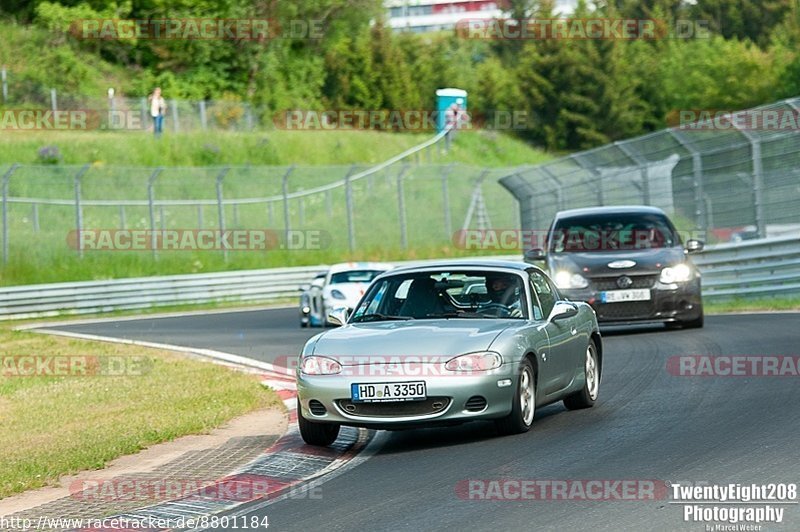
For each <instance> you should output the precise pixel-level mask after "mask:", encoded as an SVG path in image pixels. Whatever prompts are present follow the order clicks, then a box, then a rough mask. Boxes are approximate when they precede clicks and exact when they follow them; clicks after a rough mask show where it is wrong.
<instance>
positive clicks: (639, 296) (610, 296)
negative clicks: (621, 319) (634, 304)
mask: <svg viewBox="0 0 800 532" xmlns="http://www.w3.org/2000/svg"><path fill="white" fill-rule="evenodd" d="M600 301H602V302H603V303H619V302H622V301H650V290H648V289H639V290H611V291H609V292H600Z"/></svg>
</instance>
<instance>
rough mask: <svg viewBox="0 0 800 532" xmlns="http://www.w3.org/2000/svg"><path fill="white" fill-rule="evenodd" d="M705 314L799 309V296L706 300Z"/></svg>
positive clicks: (704, 305) (704, 304)
mask: <svg viewBox="0 0 800 532" xmlns="http://www.w3.org/2000/svg"><path fill="white" fill-rule="evenodd" d="M703 307H704V308H705V312H706V313H707V314H724V313H729V312H769V311H779V310H798V311H800V298H798V297H786V298H760V299H731V300H728V301H706V302H705V303H703Z"/></svg>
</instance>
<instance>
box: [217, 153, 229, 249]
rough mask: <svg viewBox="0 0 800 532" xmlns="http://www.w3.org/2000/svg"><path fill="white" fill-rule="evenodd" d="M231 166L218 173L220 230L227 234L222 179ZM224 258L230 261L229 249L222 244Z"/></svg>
mask: <svg viewBox="0 0 800 532" xmlns="http://www.w3.org/2000/svg"><path fill="white" fill-rule="evenodd" d="M228 170H230V168H223V169H222V171H220V173H219V174H217V210H218V211H219V230H220V233H221V234H223V235H224V234H225V205H224V204H223V203H222V181H223V180H224V179H225V174H227V173H228ZM222 258H223V260H224V261H225V262H228V250H227V248H225V246H222Z"/></svg>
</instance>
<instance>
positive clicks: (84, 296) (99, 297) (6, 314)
mask: <svg viewBox="0 0 800 532" xmlns="http://www.w3.org/2000/svg"><path fill="white" fill-rule="evenodd" d="M324 267H325V266H305V267H297V268H274V269H265V270H247V271H234V272H219V273H206V274H186V275H170V276H165V277H143V278H131V279H113V280H107V281H83V282H74V283H54V284H39V285H28V286H14V287H9V288H0V319H27V318H41V317H51V316H61V315H75V314H91V313H100V312H113V311H116V310H136V309H145V308H153V307H163V306H171V305H189V304H202V303H214V302H227V301H230V302H252V301H270V300H275V299H281V298H286V297H292V296H295V295H297V293H298V291H297V288H298V286H300V285H301V284H303V283H307V282H310V281H311V279H312V278H313V277H314V274H316V273H317V272H319V271H320V270H322V269H323V268H324Z"/></svg>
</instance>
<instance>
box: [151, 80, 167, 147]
mask: <svg viewBox="0 0 800 532" xmlns="http://www.w3.org/2000/svg"><path fill="white" fill-rule="evenodd" d="M147 101H148V102H149V103H150V116H152V117H153V132H154V133H155V136H156V137H160V136H161V132H162V131H163V130H164V114H165V113H166V112H167V101H166V100H165V99H164V97H163V96H161V87H156V88H155V89H153V94H151V95H150V96H148V97H147Z"/></svg>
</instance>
